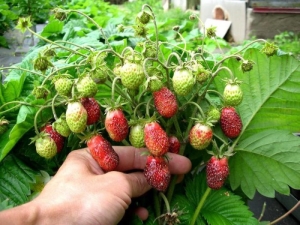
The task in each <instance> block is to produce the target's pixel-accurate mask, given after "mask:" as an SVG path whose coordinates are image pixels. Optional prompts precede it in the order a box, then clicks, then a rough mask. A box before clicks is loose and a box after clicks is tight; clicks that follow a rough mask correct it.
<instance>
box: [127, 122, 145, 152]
mask: <svg viewBox="0 0 300 225" xmlns="http://www.w3.org/2000/svg"><path fill="white" fill-rule="evenodd" d="M129 141H130V143H131V145H132V146H134V147H136V148H142V147H144V146H145V142H144V128H143V126H142V125H140V124H137V125H133V126H131V127H130V132H129Z"/></svg>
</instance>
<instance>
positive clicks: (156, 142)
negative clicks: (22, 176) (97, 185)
mask: <svg viewBox="0 0 300 225" xmlns="http://www.w3.org/2000/svg"><path fill="white" fill-rule="evenodd" d="M151 19H152V16H151V15H150V14H149V13H148V12H146V11H144V10H143V11H142V12H141V13H140V14H139V15H138V16H137V19H136V22H137V23H136V25H135V27H134V28H135V31H136V33H137V35H139V36H145V35H146V33H147V29H145V25H146V24H147V23H148V22H149V21H150V20H151ZM119 29H122V27H119ZM158 47H159V46H158V43H155V42H151V41H149V40H147V41H145V42H144V45H143V51H142V52H136V51H135V50H134V49H132V48H131V47H127V48H125V49H124V50H123V51H122V53H121V54H119V53H116V52H115V55H116V56H117V57H118V60H119V61H121V62H120V63H119V64H117V65H115V66H114V69H113V70H110V69H109V68H108V66H107V64H106V61H105V58H106V57H107V52H106V51H105V50H103V51H94V52H91V53H90V54H89V55H88V56H87V58H86V59H85V62H86V66H85V70H84V71H83V72H82V74H79V75H78V78H74V77H73V76H72V75H70V74H54V75H55V76H52V77H51V78H49V77H48V78H47V79H52V84H53V86H54V88H55V91H56V95H55V97H54V98H53V101H52V104H54V103H55V101H56V100H57V99H58V100H57V101H60V100H65V99H68V100H67V101H65V102H66V103H67V108H66V111H65V113H63V114H61V116H60V117H59V118H56V116H54V117H55V119H56V120H55V122H53V123H52V124H47V125H46V126H45V127H44V128H43V129H42V130H41V132H40V133H39V134H38V135H37V137H35V138H34V140H35V144H36V151H37V153H38V154H39V155H41V156H42V157H44V158H47V159H50V158H52V157H53V156H54V155H55V154H57V153H58V152H60V151H61V149H62V147H63V146H64V140H65V138H66V137H68V136H69V135H70V134H71V133H73V134H75V135H78V137H81V138H82V136H81V135H82V134H84V136H85V137H84V138H85V141H86V143H87V146H88V148H89V149H90V152H91V155H92V156H93V157H94V159H95V160H96V161H97V162H98V164H99V165H100V167H101V168H102V169H103V170H105V171H111V170H114V169H115V168H116V167H117V166H118V164H119V157H118V155H117V154H116V152H115V151H114V149H113V147H112V144H111V143H110V141H108V140H107V139H106V138H105V136H104V135H103V134H100V133H99V132H95V131H94V132H90V127H91V125H93V126H92V127H93V128H94V130H96V128H97V126H98V125H99V124H100V123H101V122H102V124H104V127H105V132H106V133H107V134H108V136H109V138H110V139H111V140H112V141H114V142H122V141H125V140H126V139H127V138H128V140H129V141H130V144H131V145H132V146H134V147H136V148H142V147H146V148H147V149H148V150H149V154H148V156H147V161H146V165H145V169H144V174H145V177H146V179H147V181H148V183H149V184H150V185H151V186H152V187H154V188H156V189H157V190H159V191H165V190H166V189H167V187H168V185H169V181H170V177H171V175H170V171H169V168H168V157H167V155H166V153H167V152H173V153H177V154H178V153H179V152H180V146H181V144H180V141H182V142H189V143H190V145H191V146H192V147H193V148H194V149H196V150H204V149H207V147H208V146H210V144H211V143H212V141H213V129H212V126H213V124H215V123H217V122H220V126H221V129H222V131H223V133H224V134H225V135H226V136H227V137H228V138H236V137H238V136H239V134H240V132H241V130H242V122H241V119H240V117H239V115H238V113H237V112H236V110H235V106H237V105H238V104H240V102H241V101H242V98H243V95H242V91H241V88H240V85H239V84H240V83H239V82H238V81H237V80H236V79H230V80H228V81H227V84H226V87H225V89H224V92H223V95H222V96H223V103H224V107H223V108H222V109H218V108H216V107H212V108H210V109H209V110H208V112H207V115H206V116H204V115H202V117H201V118H198V119H196V121H195V124H194V125H193V126H191V128H190V130H189V131H187V132H188V138H186V139H188V140H184V138H183V137H180V138H181V139H180V141H179V140H178V138H177V137H176V136H174V135H170V134H169V132H166V131H165V130H164V126H162V125H160V123H159V122H158V121H159V118H157V117H150V116H149V111H151V112H153V113H155V114H158V115H159V117H162V118H163V119H170V121H172V119H173V118H174V117H175V116H176V115H177V114H178V115H179V114H180V113H181V111H180V109H179V104H181V106H182V105H183V104H190V103H192V104H194V105H195V107H196V108H198V109H199V108H200V110H199V111H202V110H201V107H200V106H199V105H197V104H196V103H195V102H193V100H194V99H195V98H196V97H198V95H199V93H195V94H193V95H194V96H193V97H192V98H190V100H189V101H186V102H180V101H178V99H179V98H181V97H185V96H190V95H191V93H192V92H193V89H194V88H195V87H196V85H198V86H201V85H202V84H204V83H205V82H206V81H207V80H208V79H209V82H211V81H212V79H213V78H214V76H213V75H212V72H211V71H210V70H207V69H206V68H204V66H203V65H202V64H201V62H200V61H197V60H196V59H195V58H194V55H190V56H189V58H190V60H185V62H184V63H182V62H181V60H180V58H179V56H178V60H177V61H178V64H179V65H177V66H174V65H173V66H169V61H170V58H171V57H172V56H175V54H171V55H170V56H169V59H168V60H166V64H163V62H160V63H157V62H159V60H158V54H159V51H158ZM50 50H51V49H46V53H47V52H49V51H50ZM127 51H129V54H127ZM50 52H51V51H50ZM108 52H114V51H113V50H112V49H109V51H108ZM46 53H45V54H44V55H47V54H46ZM51 55H53V54H51ZM152 60H153V62H152ZM44 61H45V62H48V58H47V57H39V58H38V59H37V60H36V61H35V65H34V68H35V69H37V70H41V71H44V72H45V71H46V70H47V67H49V66H52V64H51V63H46V64H45V62H44ZM147 63H148V64H147ZM155 63H157V64H155ZM161 64H163V66H162V65H161ZM44 65H47V67H45V66H44ZM82 65H83V64H81V66H82ZM247 65H248V64H247ZM166 68H167V69H166ZM78 70H79V71H80V69H79V68H78ZM163 70H165V71H164V72H163ZM52 75H53V74H52ZM119 81H120V82H119ZM105 82H106V84H107V83H109V85H110V88H111V92H112V93H111V95H112V104H111V105H110V106H104V105H102V106H101V107H105V108H106V110H105V117H104V118H103V116H101V109H100V104H99V102H98V101H97V100H96V94H97V93H98V89H99V86H98V84H104V83H105ZM118 82H119V83H118ZM43 83H45V82H43ZM209 84H210V83H209ZM115 89H117V91H116V90H115ZM43 91H45V89H43V87H37V88H35V90H34V93H35V94H36V95H37V94H38V96H41V97H45V94H46V93H45V92H43ZM115 92H117V93H118V94H119V96H120V98H121V97H122V99H128V98H129V99H130V100H129V101H133V100H134V102H135V104H132V105H131V111H134V115H133V117H135V116H136V115H135V112H136V111H137V110H136V109H137V108H138V107H139V106H140V105H141V104H144V103H145V102H141V101H140V100H141V99H142V98H143V94H145V95H147V94H149V95H147V97H150V100H149V98H147V99H148V100H147V101H148V103H147V106H146V107H147V109H146V111H147V112H146V114H147V116H146V118H144V115H143V112H138V113H139V116H141V117H142V118H143V119H136V117H135V120H134V121H131V120H130V121H129V120H128V119H127V118H126V115H125V114H124V112H123V109H122V104H118V103H116V102H114V95H115ZM141 92H142V93H141ZM124 96H125V97H124ZM137 96H139V97H137ZM56 98H57V99H56ZM150 101H153V104H154V107H152V105H151V104H149V103H150ZM60 106H61V105H60ZM149 107H150V108H151V107H152V108H151V109H149ZM52 108H53V109H54V108H55V107H54V105H52ZM201 113H202V114H203V112H201ZM54 115H55V113H54ZM130 116H131V115H130ZM204 117H205V118H204ZM174 119H175V120H176V119H177V118H174ZM128 121H129V122H128ZM191 125H192V124H191ZM86 133H88V134H86ZM228 174H229V168H228V155H226V154H223V153H220V152H219V153H217V154H216V153H215V154H214V156H213V157H212V158H211V159H210V161H209V162H208V163H207V183H208V186H209V187H211V188H213V189H218V188H220V187H222V185H223V183H224V181H225V180H226V178H227V176H228Z"/></svg>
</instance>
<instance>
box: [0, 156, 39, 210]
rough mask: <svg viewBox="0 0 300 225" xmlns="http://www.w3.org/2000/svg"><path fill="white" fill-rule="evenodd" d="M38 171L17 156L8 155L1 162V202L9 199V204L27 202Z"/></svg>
mask: <svg viewBox="0 0 300 225" xmlns="http://www.w3.org/2000/svg"><path fill="white" fill-rule="evenodd" d="M35 175H36V173H35V172H34V171H33V170H32V169H30V168H29V167H27V166H26V165H25V164H24V163H22V162H21V161H20V160H19V159H17V158H16V157H14V156H12V155H10V156H7V157H6V158H5V159H4V160H3V161H2V162H1V163H0V202H1V201H4V200H5V199H8V203H7V204H9V205H11V204H12V205H19V204H22V203H25V202H27V201H28V200H29V199H28V196H29V195H30V193H31V191H30V184H31V183H34V182H35Z"/></svg>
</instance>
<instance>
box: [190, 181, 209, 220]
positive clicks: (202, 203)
mask: <svg viewBox="0 0 300 225" xmlns="http://www.w3.org/2000/svg"><path fill="white" fill-rule="evenodd" d="M210 191H211V189H210V188H209V187H207V188H206V190H205V193H204V195H203V196H202V198H201V199H200V202H199V204H198V206H197V208H196V210H195V213H194V215H193V218H192V220H191V222H190V225H194V224H195V223H196V220H197V218H198V216H199V213H200V211H201V209H202V207H203V205H204V203H205V201H206V199H207V197H208V195H209V193H210Z"/></svg>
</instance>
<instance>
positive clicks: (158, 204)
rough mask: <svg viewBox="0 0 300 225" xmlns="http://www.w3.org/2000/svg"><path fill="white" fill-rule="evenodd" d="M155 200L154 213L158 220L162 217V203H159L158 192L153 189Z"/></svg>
mask: <svg viewBox="0 0 300 225" xmlns="http://www.w3.org/2000/svg"><path fill="white" fill-rule="evenodd" d="M152 194H153V200H154V211H155V215H156V218H158V217H160V210H161V209H160V201H159V195H158V194H157V191H156V190H154V189H153V191H152Z"/></svg>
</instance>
